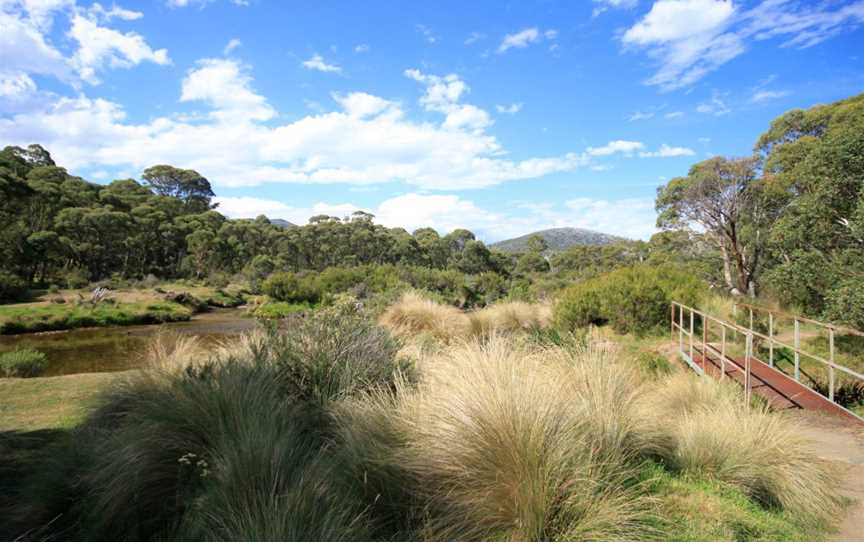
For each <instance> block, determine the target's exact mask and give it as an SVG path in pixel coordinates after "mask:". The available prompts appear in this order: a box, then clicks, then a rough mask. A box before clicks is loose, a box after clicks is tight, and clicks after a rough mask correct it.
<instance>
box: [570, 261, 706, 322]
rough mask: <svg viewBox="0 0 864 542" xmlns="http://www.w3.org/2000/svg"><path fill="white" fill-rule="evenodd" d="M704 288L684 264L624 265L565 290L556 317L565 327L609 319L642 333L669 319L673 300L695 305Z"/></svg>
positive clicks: (607, 320) (608, 320)
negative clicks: (667, 265) (671, 265)
mask: <svg viewBox="0 0 864 542" xmlns="http://www.w3.org/2000/svg"><path fill="white" fill-rule="evenodd" d="M705 290H706V288H705V285H704V284H703V283H702V282H701V281H699V280H698V279H696V278H694V277H693V275H692V274H691V273H688V272H687V271H686V270H679V269H675V268H668V267H663V268H657V267H649V266H645V265H641V266H634V267H625V268H622V269H618V270H616V271H612V272H610V273H607V274H605V275H601V276H600V277H597V278H594V279H591V280H588V281H586V282H583V283H579V284H575V285H573V286H571V287H570V288H568V289H567V290H565V291H564V293H563V295H562V296H561V298H560V299H559V301H558V303H557V304H556V306H555V321H556V323H557V326H558V327H559V328H561V329H563V330H573V329H576V328H579V327H583V326H586V325H588V324H597V325H600V324H604V323H607V322H608V323H609V324H610V325H611V326H612V328H613V329H614V330H615V331H616V332H618V333H635V334H637V335H643V334H645V333H648V332H651V331H654V330H656V329H658V328H659V327H660V326H662V325H664V324H665V323H666V322H668V319H669V310H670V309H669V307H670V305H671V302H672V301H673V300H675V301H679V302H681V303H684V304H686V305H690V306H693V305H695V304H696V303H697V302H698V300H699V299H700V297H701V296H702V295H703V294H704V292H705Z"/></svg>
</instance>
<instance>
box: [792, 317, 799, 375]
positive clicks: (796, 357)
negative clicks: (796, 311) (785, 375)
mask: <svg viewBox="0 0 864 542" xmlns="http://www.w3.org/2000/svg"><path fill="white" fill-rule="evenodd" d="M793 344H794V345H795V381H796V382H797V381H799V380H801V353H800V352H799V350H800V349H801V325H800V324H799V323H798V318H795V342H794V343H793Z"/></svg>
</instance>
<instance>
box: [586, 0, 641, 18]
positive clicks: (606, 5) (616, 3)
mask: <svg viewBox="0 0 864 542" xmlns="http://www.w3.org/2000/svg"><path fill="white" fill-rule="evenodd" d="M638 1H639V0H594V3H595V4H597V6H596V7H595V8H594V10H593V11H592V16H593V17H597V16H598V15H600V14H601V13H603V12H604V11H607V10H609V9H632V8H634V7H636V4H637V3H638Z"/></svg>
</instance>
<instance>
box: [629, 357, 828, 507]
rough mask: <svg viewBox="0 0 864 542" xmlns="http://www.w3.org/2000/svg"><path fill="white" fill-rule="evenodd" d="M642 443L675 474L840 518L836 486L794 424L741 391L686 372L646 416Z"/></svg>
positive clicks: (659, 393)
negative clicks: (747, 400)
mask: <svg viewBox="0 0 864 542" xmlns="http://www.w3.org/2000/svg"><path fill="white" fill-rule="evenodd" d="M640 410H641V412H643V415H644V416H645V420H644V423H643V425H642V427H643V428H644V431H645V432H644V434H643V437H644V441H645V443H646V449H650V450H651V451H653V452H654V453H656V454H657V455H659V456H660V457H662V458H663V459H664V460H665V461H666V462H667V464H669V465H670V466H672V467H673V468H675V469H677V470H680V471H684V472H689V473H693V474H698V475H701V476H706V477H709V478H714V479H717V480H721V481H723V482H727V483H729V484H732V485H734V486H737V487H739V488H740V489H742V490H743V491H744V492H745V493H747V494H748V495H750V496H751V497H752V498H754V499H756V500H757V501H759V502H762V503H763V504H765V505H768V506H778V507H780V508H782V509H784V510H788V511H790V512H793V513H795V514H802V515H806V516H808V517H810V518H815V519H817V520H830V519H831V518H834V517H836V516H837V514H838V513H839V510H840V501H839V499H838V497H837V492H836V488H837V484H838V479H837V477H836V473H835V471H834V469H833V468H832V467H831V465H830V464H829V463H828V462H826V461H824V460H822V459H820V458H819V457H818V456H817V454H816V453H814V451H813V448H812V444H811V443H810V442H809V441H808V440H807V439H806V438H805V437H803V436H801V433H800V431H798V429H797V427H796V424H795V422H794V421H793V420H792V419H790V418H788V417H787V416H785V415H783V414H782V413H776V412H770V411H769V410H768V409H767V407H765V406H762V405H747V404H746V403H745V402H744V400H743V398H742V395H741V390H740V388H736V387H735V386H734V385H733V384H728V383H720V382H716V381H713V380H710V379H708V378H699V377H697V376H695V375H692V374H687V373H681V374H679V375H676V376H673V377H671V378H669V379H668V380H667V381H665V382H663V383H661V384H660V385H659V386H658V387H657V388H656V389H654V390H652V391H651V392H650V393H649V394H648V395H647V397H646V399H645V400H644V402H643V406H642V408H641V409H640Z"/></svg>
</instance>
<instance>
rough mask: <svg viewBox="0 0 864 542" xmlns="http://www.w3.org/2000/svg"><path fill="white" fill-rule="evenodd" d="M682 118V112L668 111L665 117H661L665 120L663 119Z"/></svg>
mask: <svg viewBox="0 0 864 542" xmlns="http://www.w3.org/2000/svg"><path fill="white" fill-rule="evenodd" d="M683 116H684V112H683V111H670V112H668V113H666V114H665V115H663V118H665V119H679V118H681V117H683Z"/></svg>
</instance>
